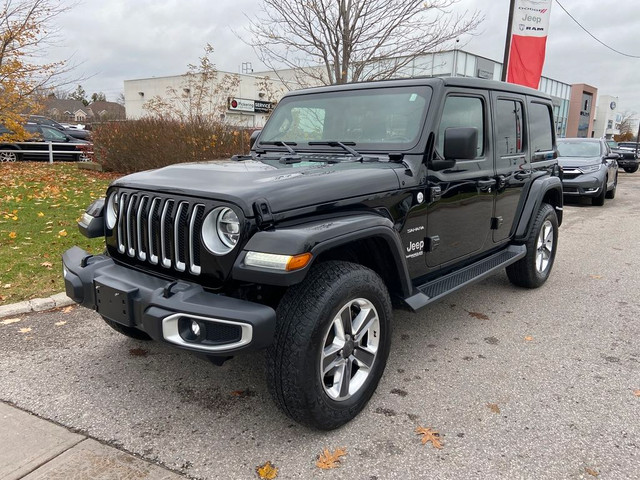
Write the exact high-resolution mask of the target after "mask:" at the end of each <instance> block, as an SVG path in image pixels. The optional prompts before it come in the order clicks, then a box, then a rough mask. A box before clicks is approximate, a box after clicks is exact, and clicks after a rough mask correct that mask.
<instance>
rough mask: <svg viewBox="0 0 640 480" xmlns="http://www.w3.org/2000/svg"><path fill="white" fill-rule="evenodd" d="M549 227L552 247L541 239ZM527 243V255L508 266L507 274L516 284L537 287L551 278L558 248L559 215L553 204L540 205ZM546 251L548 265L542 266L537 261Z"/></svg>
mask: <svg viewBox="0 0 640 480" xmlns="http://www.w3.org/2000/svg"><path fill="white" fill-rule="evenodd" d="M549 227H550V228H551V235H552V238H551V245H550V248H548V245H547V243H546V242H544V241H543V242H542V243H544V244H545V245H541V240H544V237H546V234H545V233H544V232H543V231H542V230H543V228H545V229H547V230H548V229H549ZM525 245H526V247H527V254H526V256H525V257H524V258H522V259H520V260H518V261H517V262H516V263H513V264H511V265H509V266H508V267H507V269H506V270H507V276H508V277H509V280H510V281H511V283H513V284H514V285H517V286H519V287H525V288H537V287H539V286H541V285H542V284H543V283H544V282H546V281H547V278H549V274H550V273H551V268H552V267H553V262H554V260H555V258H556V251H557V249H558V216H557V215H556V211H555V209H554V208H553V206H551V205H549V204H548V203H543V204H542V205H540V209H539V210H538V213H537V214H536V218H535V220H534V222H533V228H532V229H531V233H530V234H529V238H528V239H527V241H526V242H525ZM541 249H542V250H541ZM545 253H547V254H548V258H547V261H546V265H544V268H540V267H538V266H537V263H538V262H539V261H540V255H542V256H543V257H544V254H545Z"/></svg>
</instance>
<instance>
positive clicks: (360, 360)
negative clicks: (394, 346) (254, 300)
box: [267, 261, 392, 430]
mask: <svg viewBox="0 0 640 480" xmlns="http://www.w3.org/2000/svg"><path fill="white" fill-rule="evenodd" d="M277 314H278V324H277V326H276V332H275V339H274V343H273V345H272V346H271V347H270V348H269V349H268V351H267V367H268V368H267V372H268V385H269V388H270V391H271V394H272V396H273V398H274V400H275V402H276V404H277V405H278V406H279V407H280V409H281V410H282V411H283V412H284V413H285V414H287V415H288V416H289V417H291V418H292V419H293V420H295V421H297V422H299V423H302V424H304V425H308V426H311V427H315V428H319V429H322V430H331V429H334V428H337V427H339V426H341V425H344V424H345V423H347V422H348V421H350V420H351V419H353V418H354V417H355V416H356V415H357V414H358V413H359V412H360V411H361V410H362V409H363V408H364V406H365V405H366V404H367V402H368V401H369V399H370V398H371V395H373V392H374V391H375V389H376V387H377V385H378V382H379V380H380V377H381V376H382V372H383V371H384V368H385V365H386V363H387V357H388V356H389V348H390V345H391V315H392V311H391V300H390V299H389V294H388V292H387V288H386V286H385V284H384V283H383V281H382V279H381V278H380V277H379V276H378V275H377V274H376V273H375V272H374V271H372V270H370V269H368V268H365V267H363V266H361V265H356V264H353V263H348V262H336V261H331V262H326V263H321V264H319V265H316V266H314V267H313V268H312V269H311V271H310V272H309V274H308V276H307V278H306V279H305V280H304V282H302V283H301V284H299V285H296V286H294V287H292V288H290V289H289V290H288V291H287V293H286V294H285V296H284V297H283V299H282V300H281V302H280V305H279V306H278V310H277Z"/></svg>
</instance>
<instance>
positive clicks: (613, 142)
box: [607, 140, 618, 148]
mask: <svg viewBox="0 0 640 480" xmlns="http://www.w3.org/2000/svg"><path fill="white" fill-rule="evenodd" d="M607 144H608V145H609V146H610V147H611V148H618V143H617V142H615V141H614V140H607Z"/></svg>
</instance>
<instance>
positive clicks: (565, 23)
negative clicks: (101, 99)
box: [47, 0, 640, 113]
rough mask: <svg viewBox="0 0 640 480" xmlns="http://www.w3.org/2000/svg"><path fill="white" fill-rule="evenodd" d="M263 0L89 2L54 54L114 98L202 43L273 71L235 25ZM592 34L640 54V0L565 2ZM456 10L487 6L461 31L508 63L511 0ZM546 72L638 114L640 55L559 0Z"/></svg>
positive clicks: (67, 17)
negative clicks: (476, 23)
mask: <svg viewBox="0 0 640 480" xmlns="http://www.w3.org/2000/svg"><path fill="white" fill-rule="evenodd" d="M259 1H260V0H214V1H212V0H190V1H184V0H182V1H178V0H108V1H104V0H82V1H81V3H79V4H78V5H77V6H76V7H74V8H73V9H72V10H71V11H69V12H67V13H65V14H64V15H62V16H61V17H59V19H58V23H59V25H58V26H59V28H60V44H61V45H60V47H59V48H57V49H55V50H52V51H50V52H48V54H47V56H48V57H50V58H51V59H61V58H69V57H71V58H72V61H73V62H75V63H77V64H80V65H79V67H78V68H77V69H76V73H77V75H78V76H84V77H90V78H88V79H86V80H83V81H82V85H83V87H84V88H85V90H86V91H87V94H88V95H90V94H91V93H93V92H97V91H102V92H104V93H105V94H106V95H107V99H109V100H115V99H116V97H117V96H118V94H119V93H120V92H123V90H124V87H123V81H124V80H130V79H136V78H148V77H154V76H156V77H157V76H166V75H176V74H180V73H184V72H185V71H186V69H187V64H189V63H197V60H198V57H200V56H201V55H202V53H203V47H204V45H205V44H206V43H210V44H212V45H213V46H214V48H215V50H216V51H215V54H214V62H215V64H216V65H217V67H218V68H219V69H220V70H225V71H230V72H239V71H240V65H241V63H242V62H252V64H253V68H254V70H255V71H259V70H263V69H265V67H264V65H261V64H260V62H259V61H258V60H257V58H256V56H255V54H254V53H253V51H252V50H251V48H249V47H248V46H246V45H245V44H244V43H242V42H241V41H240V40H239V39H238V38H237V36H236V35H235V34H234V31H236V32H240V33H242V32H243V31H244V30H243V28H244V25H245V24H246V23H247V19H246V16H248V17H253V16H254V15H255V12H256V11H257V9H258V6H259V5H260V3H259ZM561 3H562V4H563V5H564V7H565V8H566V9H567V10H568V11H569V12H570V13H571V14H572V15H573V16H574V17H576V19H577V20H578V21H580V22H581V23H582V24H583V25H584V26H585V27H586V28H587V29H588V30H589V31H590V32H591V33H592V34H593V35H595V36H596V37H598V38H599V39H600V40H602V41H603V42H605V43H607V44H609V45H610V46H612V47H613V48H615V49H617V50H620V51H622V52H625V53H628V54H630V55H636V56H640V9H639V8H638V0H617V1H616V2H605V1H602V0H561ZM455 10H456V11H460V12H464V11H465V10H480V11H481V12H482V13H483V14H484V15H485V20H484V22H482V24H481V25H480V27H479V29H478V31H477V32H476V35H475V36H473V37H471V38H468V39H462V41H461V44H464V43H465V42H466V41H468V43H466V45H465V46H464V47H462V48H463V49H465V50H468V51H470V52H472V53H475V54H478V55H482V56H485V57H488V58H491V59H493V60H497V61H502V56H503V48H504V38H505V33H506V28H507V27H506V24H507V17H508V10H509V0H491V1H486V0H484V1H482V0H460V1H459V2H458V4H457V6H456V7H455ZM543 75H545V76H548V77H551V78H554V79H557V80H560V81H563V82H566V83H587V84H590V85H593V86H595V87H597V88H598V93H599V94H601V95H614V96H617V97H619V98H618V105H619V109H620V110H622V111H624V110H628V111H635V112H638V113H640V59H638V58H629V57H624V56H622V55H619V54H616V53H614V52H612V51H610V50H608V49H607V48H605V47H604V46H602V45H600V44H598V43H597V42H596V41H595V40H593V39H592V38H590V37H589V36H588V35H587V34H586V33H585V32H584V31H583V30H581V29H580V27H579V26H578V25H576V24H575V23H574V22H573V21H572V20H571V19H570V18H569V17H568V16H567V14H566V13H565V12H564V11H562V9H561V8H560V7H559V5H558V4H557V3H556V2H555V1H554V3H553V6H552V8H551V23H550V33H549V38H548V40H547V56H546V63H545V67H544V71H543Z"/></svg>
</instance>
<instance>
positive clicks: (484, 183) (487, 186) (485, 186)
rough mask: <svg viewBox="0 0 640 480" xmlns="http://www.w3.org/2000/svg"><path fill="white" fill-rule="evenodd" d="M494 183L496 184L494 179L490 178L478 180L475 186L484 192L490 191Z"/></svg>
mask: <svg viewBox="0 0 640 480" xmlns="http://www.w3.org/2000/svg"><path fill="white" fill-rule="evenodd" d="M496 183H497V182H496V179H495V178H492V179H490V180H478V181H477V183H476V185H477V186H478V188H479V189H480V190H482V191H486V190H489V191H491V187H493V186H495V184H496Z"/></svg>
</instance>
